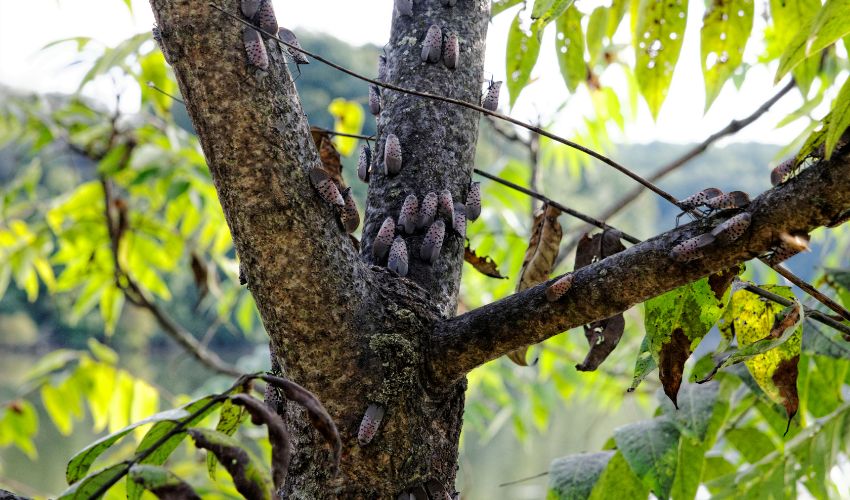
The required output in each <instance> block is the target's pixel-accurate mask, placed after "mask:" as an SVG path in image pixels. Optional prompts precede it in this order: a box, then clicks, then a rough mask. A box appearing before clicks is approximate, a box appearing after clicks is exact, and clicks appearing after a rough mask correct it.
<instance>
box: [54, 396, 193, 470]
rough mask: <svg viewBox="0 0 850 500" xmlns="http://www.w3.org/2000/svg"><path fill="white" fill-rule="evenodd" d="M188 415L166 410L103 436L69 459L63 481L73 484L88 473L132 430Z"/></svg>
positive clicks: (187, 413) (181, 409)
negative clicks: (100, 458)
mask: <svg viewBox="0 0 850 500" xmlns="http://www.w3.org/2000/svg"><path fill="white" fill-rule="evenodd" d="M188 415H189V412H188V411H186V409H184V408H177V409H173V410H167V411H164V412H161V413H157V414H156V415H152V416H150V417H148V418H146V419H144V420H140V421H138V422H135V423H133V424H131V425H129V426H127V427H125V428H123V429H121V430H120V431H118V432H113V433H112V434H109V435H108V436H104V437H102V438H100V439H98V440H97V441H95V442H94V443H91V444H90V445H88V446H86V447H85V448H83V449H82V450H80V451H78V452H77V453H76V454H74V456H73V457H71V460H69V461H68V467H67V469H66V471H65V479H66V480H67V481H68V484H74V483H76V482H77V481H79V480H80V479H82V478H83V477H85V475H86V474H87V473H88V471H89V469H90V468H91V465H92V463H94V461H95V460H96V459H97V458H98V457H99V456H100V455H102V454H103V452H105V451H106V450H108V449H109V448H111V447H112V445H113V444H115V443H116V442H118V440H119V439H121V438H122V437H124V436H126V435H127V434H129V433H130V432H131V431H132V430H133V429H135V428H137V427H139V426H142V425H145V424H150V423H154V422H162V421H163V420H169V421H173V420H177V419H180V418H184V417H186V416H188Z"/></svg>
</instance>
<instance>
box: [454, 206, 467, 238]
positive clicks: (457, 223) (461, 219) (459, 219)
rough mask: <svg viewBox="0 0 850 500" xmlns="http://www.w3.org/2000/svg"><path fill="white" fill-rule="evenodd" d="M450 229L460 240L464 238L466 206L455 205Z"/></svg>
mask: <svg viewBox="0 0 850 500" xmlns="http://www.w3.org/2000/svg"><path fill="white" fill-rule="evenodd" d="M452 229H454V232H455V233H457V234H458V236H460V238H461V239H465V238H466V206H465V205H464V204H463V203H460V202H458V203H455V207H454V218H453V219H452Z"/></svg>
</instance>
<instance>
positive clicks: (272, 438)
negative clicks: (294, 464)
mask: <svg viewBox="0 0 850 500" xmlns="http://www.w3.org/2000/svg"><path fill="white" fill-rule="evenodd" d="M230 399H231V400H232V401H233V403H234V404H237V405H239V406H243V407H245V409H246V410H248V413H250V414H251V421H252V422H254V423H255V424H258V425H259V424H261V423H262V424H266V427H267V428H268V430H269V444H271V446H272V480H273V481H274V485H275V489H279V488H280V487H281V486H283V483H284V481H286V472H287V471H288V470H289V460H290V458H291V457H290V450H289V433H288V432H287V431H286V426H285V425H284V423H283V419H281V418H280V415H278V414H277V413H275V412H273V411H272V410H271V409H270V408H269V406H268V405H267V404H266V403H264V402H262V401H260V400H259V399H256V398H254V397H251V396H249V395H247V394H237V395H235V396H232V397H231V398H230Z"/></svg>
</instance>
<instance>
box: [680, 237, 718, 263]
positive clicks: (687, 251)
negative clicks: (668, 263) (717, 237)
mask: <svg viewBox="0 0 850 500" xmlns="http://www.w3.org/2000/svg"><path fill="white" fill-rule="evenodd" d="M712 243H714V236H713V235H712V234H711V233H706V234H701V235H699V236H695V237H693V238H691V239H688V240H685V241H683V242H682V243H679V244H678V245H676V246H675V247H673V249H672V250H670V258H671V259H673V260H675V261H676V262H690V261H692V260H697V259H701V258H702V257H703V248H705V247H707V246H708V245H710V244H712Z"/></svg>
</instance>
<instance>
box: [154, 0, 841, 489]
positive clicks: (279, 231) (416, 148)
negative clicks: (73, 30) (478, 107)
mask: <svg viewBox="0 0 850 500" xmlns="http://www.w3.org/2000/svg"><path fill="white" fill-rule="evenodd" d="M222 3H223V5H221V6H222V8H224V9H225V10H226V11H228V12H230V13H233V14H234V15H237V16H241V15H240V13H239V12H240V9H239V3H240V2H239V1H238V0H226V1H223V2H222ZM489 3H490V2H489V1H488V0H459V1H458V2H457V4H456V5H455V6H454V7H451V8H449V7H443V6H442V2H441V0H416V2H415V4H414V8H413V15H412V16H396V18H395V19H394V21H393V27H392V35H391V39H390V44H389V45H388V49H387V52H388V61H387V66H386V72H385V75H384V78H385V80H386V81H387V82H388V83H392V84H395V85H398V86H401V87H404V88H409V89H415V90H418V91H424V92H428V93H431V94H438V95H445V96H450V97H455V98H458V99H461V100H464V101H468V102H472V103H477V102H478V100H479V92H480V88H481V84H482V80H483V68H482V64H483V58H484V41H485V37H486V31H487V23H488V20H489ZM151 5H152V7H153V10H154V13H155V16H156V19H157V22H158V25H159V28H160V31H161V34H162V48H163V51H164V52H165V54H166V57H167V59H168V61H169V62H170V64H171V65H172V66H173V68H174V71H175V74H176V76H177V80H178V83H179V85H180V89H181V91H182V94H183V96H184V98H185V100H186V103H187V109H188V111H189V114H190V116H191V118H192V121H193V124H194V126H195V129H196V130H197V132H198V137H199V139H200V143H201V146H202V147H203V150H204V154H205V156H206V159H207V162H208V164H209V168H210V172H211V174H212V178H213V181H214V183H215V186H216V189H217V191H218V195H219V199H220V201H221V204H222V207H223V209H224V213H225V216H226V218H227V222H228V225H229V227H230V230H231V232H232V234H233V240H234V245H235V248H236V251H237V252H238V255H239V258H240V261H241V265H242V267H243V270H244V272H245V276H246V278H247V280H248V286H249V288H250V290H251V292H252V294H253V296H254V298H255V300H256V303H257V306H258V309H259V311H260V314H261V316H262V319H263V323H264V325H265V328H266V330H267V332H268V334H269V337H270V339H271V346H272V365H273V368H274V369H275V370H276V371H278V372H279V373H282V374H284V375H285V376H287V377H289V378H290V379H292V380H293V381H295V382H297V383H299V384H301V385H303V386H304V387H306V388H308V389H309V390H311V391H313V392H314V393H315V394H316V395H317V396H318V397H319V399H320V400H321V401H322V402H323V404H324V405H325V407H326V408H327V409H328V411H329V413H330V415H331V416H332V417H333V418H334V420H335V422H336V423H337V426H338V427H339V430H340V434H341V437H342V441H343V452H342V462H341V465H340V468H339V470H338V471H336V470H334V468H333V464H332V457H331V453H330V452H329V450H328V449H326V447H325V446H324V444H323V442H322V440H321V438H320V437H319V435H318V434H317V433H316V432H315V431H314V430H313V428H312V426H311V425H310V424H309V422H308V421H307V419H306V416H305V414H304V412H303V411H302V410H301V409H300V407H297V406H295V405H291V404H282V405H280V404H278V411H279V413H281V415H282V416H283V417H284V418H285V420H286V421H287V424H288V426H289V429H290V431H291V432H292V434H293V444H294V448H295V449H294V456H293V460H292V463H291V467H290V471H289V476H288V479H287V483H286V485H285V486H284V493H285V494H286V495H288V496H289V497H290V498H311V499H312V498H396V497H397V496H398V495H399V493H401V492H405V491H407V492H410V491H413V492H414V493H418V495H417V498H426V496H425V493H424V490H422V488H423V486H424V485H427V486H430V489H432V490H433V489H435V488H436V489H438V490H439V489H442V490H445V492H448V493H451V492H453V491H454V481H455V472H456V468H457V451H458V450H457V446H458V438H459V435H460V429H461V422H462V414H463V403H464V400H463V398H464V389H465V386H466V379H465V374H466V373H468V371H469V370H472V369H473V368H475V367H476V366H479V365H481V364H483V363H485V362H487V361H488V360H490V359H494V358H496V357H498V356H500V355H502V354H504V353H506V352H509V351H510V350H512V349H515V348H517V347H519V346H521V345H526V344H530V343H534V342H539V341H542V340H545V339H546V338H548V337H550V336H552V335H555V334H557V333H560V332H561V331H564V330H565V329H567V328H571V327H574V326H578V325H581V324H584V323H588V322H591V321H594V320H598V319H603V318H606V317H609V316H611V315H613V314H616V313H618V312H622V311H623V310H625V309H627V308H629V307H631V306H632V305H633V304H635V303H638V302H641V301H644V300H647V299H649V298H651V297H653V296H656V295H659V294H661V293H664V292H665V291H667V290H670V289H672V288H674V287H677V286H681V285H684V284H687V283H688V282H690V281H693V280H695V279H698V278H700V277H702V276H705V275H708V274H710V273H713V272H716V271H718V270H721V269H724V268H727V267H729V266H731V265H734V264H736V263H739V262H744V261H746V260H749V259H751V258H753V257H755V256H757V255H760V254H762V253H764V252H765V251H767V250H769V249H770V247H771V246H772V245H773V244H775V243H776V242H777V238H778V236H779V233H780V232H782V231H787V232H793V231H799V230H805V231H808V230H811V229H813V228H814V227H818V226H820V225H824V224H829V223H830V222H833V221H838V220H839V219H841V217H843V216H844V215H846V213H847V210H848V209H850V151H848V149H850V148H847V147H846V145H845V146H842V147H841V148H839V150H837V151H836V153H835V154H834V155H833V159H832V160H831V161H817V162H815V164H814V165H813V166H811V167H809V168H808V169H807V170H806V171H804V172H803V173H802V174H801V175H800V176H799V177H798V178H796V179H795V180H794V181H791V182H788V183H786V184H785V185H782V186H778V187H777V188H774V189H773V190H771V191H769V192H768V193H765V194H763V195H762V196H760V197H758V198H757V199H755V200H754V201H753V204H752V206H751V207H750V208H748V210H749V211H750V213H751V216H752V224H751V228H750V230H749V232H748V233H747V235H746V236H744V237H742V238H740V239H739V240H737V241H735V242H731V243H729V244H727V245H722V246H716V247H713V248H711V249H708V250H706V253H705V256H704V258H703V259H702V260H699V261H695V262H690V263H678V262H674V261H673V260H671V259H670V257H669V252H670V249H671V248H672V247H673V246H674V245H676V244H677V243H680V242H681V241H682V240H683V239H685V238H688V237H691V236H694V235H695V234H699V233H700V232H705V231H707V230H710V227H711V226H710V225H711V224H716V223H717V222H718V221H719V218H717V217H715V218H714V219H706V220H701V221H697V222H694V223H692V224H689V225H686V226H681V227H679V228H677V229H675V230H673V231H670V232H668V233H665V234H663V235H659V236H658V237H656V238H654V239H651V240H649V241H647V242H644V243H642V244H640V245H636V246H634V247H632V248H631V249H629V250H628V251H626V252H623V253H621V254H617V255H616V256H612V257H609V258H608V259H605V260H603V261H600V262H596V263H594V264H592V265H590V266H587V267H585V268H583V269H582V270H581V271H580V272H578V273H576V277H575V280H574V285H573V288H572V289H571V290H570V291H569V293H567V294H566V296H565V297H564V299H563V300H558V301H556V302H548V301H546V300H545V299H544V290H545V288H546V286H548V285H549V283H547V284H543V285H540V286H537V287H533V288H531V289H529V290H526V291H524V292H520V293H517V294H515V295H513V296H511V297H508V298H507V299H504V300H502V301H499V302H497V303H494V304H490V305H488V306H485V307H483V308H481V309H480V310H476V311H471V312H469V313H466V314H464V315H462V316H459V317H456V318H455V317H454V316H455V313H456V307H457V295H458V287H459V283H460V275H461V269H462V265H463V260H462V259H463V257H462V255H463V244H462V243H463V242H462V239H461V238H458V237H454V236H451V235H450V234H447V238H446V241H445V243H444V246H443V249H442V252H441V253H440V256H439V258H438V260H437V262H436V263H435V264H433V265H430V264H428V263H426V262H424V261H422V260H420V259H419V258H418V256H419V249H420V247H421V244H422V239H423V235H424V230H423V229H420V230H418V232H416V233H415V234H413V235H410V236H407V235H405V237H404V239H405V241H406V243H407V246H408V254H409V256H410V272H409V274H408V276H407V277H405V278H401V277H399V276H398V275H396V274H395V273H392V272H390V271H388V270H387V269H385V268H384V267H382V266H383V265H384V264H385V262H384V261H383V260H382V261H381V262H373V259H372V251H371V250H372V245H373V242H374V239H375V236H376V234H377V232H378V229H379V227H380V226H381V224H382V222H383V221H384V219H385V218H386V217H388V216H392V217H394V218H397V217H398V212H399V209H400V208H401V204H402V202H403V201H404V199H405V197H406V196H407V195H408V194H411V193H412V194H415V195H416V196H417V197H418V198H419V200H420V201H421V200H422V198H423V197H424V196H425V194H427V193H428V192H430V191H434V192H436V193H439V192H440V191H442V190H444V189H448V190H449V191H450V192H451V194H452V197H453V198H454V200H455V201H460V202H463V201H464V200H465V199H466V195H467V190H468V188H469V183H470V176H471V172H472V167H473V165H472V162H473V157H474V151H475V143H476V136H477V132H478V119H479V117H478V113H477V112H476V111H472V110H469V109H467V108H461V107H457V106H453V105H449V104H447V103H444V102H438V101H435V100H431V99H426V98H422V97H414V96H411V95H409V94H406V93H398V92H392V91H385V92H384V95H383V104H384V109H383V112H382V113H381V115H380V118H379V122H378V125H379V127H378V129H379V138H378V147H377V148H376V151H375V158H376V161H375V164H374V168H373V172H372V176H371V179H370V186H369V196H368V203H367V207H366V213H365V217H364V220H365V225H364V229H363V242H362V251H361V253H360V254H358V253H357V252H356V251H355V249H354V248H353V246H352V244H351V242H350V240H349V237H348V235H347V234H346V233H345V231H344V229H343V228H342V226H341V225H340V223H339V222H338V219H337V214H336V213H335V212H334V209H333V208H332V207H331V206H330V205H328V204H326V203H324V202H323V201H322V200H321V198H320V197H319V196H318V195H317V193H316V191H315V190H314V189H313V187H312V186H311V185H310V181H309V177H308V172H309V170H310V169H311V168H313V167H315V166H317V165H318V164H319V158H318V154H317V152H316V149H315V146H314V144H313V142H312V140H311V138H310V134H309V130H308V124H307V120H306V117H305V116H304V113H303V112H302V110H301V105H300V102H299V100H298V96H297V94H296V91H295V87H294V85H293V83H292V78H291V76H290V74H289V72H288V71H287V69H286V66H285V65H284V57H283V53H282V52H281V48H280V46H279V45H278V43H276V42H275V41H273V40H267V41H266V48H267V50H268V53H269V57H270V60H271V64H270V66H269V68H268V71H261V70H258V69H257V68H255V67H253V66H250V65H248V64H247V61H246V55H245V50H244V47H243V42H242V31H243V26H242V25H241V24H240V23H238V22H236V21H235V20H233V19H231V18H229V17H227V16H226V15H224V14H223V13H221V12H219V11H217V10H215V9H214V8H212V7H210V6H209V5H208V4H207V3H206V2H204V1H197V0H151ZM285 14H286V13H285V12H282V13H278V17H279V18H280V19H285ZM432 24H438V25H440V26H441V27H442V29H443V32H444V33H452V32H453V33H456V34H457V35H458V36H459V39H460V64H459V67H458V69H456V70H454V71H452V70H449V69H447V68H446V67H445V66H444V65H443V64H442V63H437V64H426V63H423V62H422V61H421V60H420V50H421V44H422V39H423V38H424V35H425V33H426V31H427V30H428V28H429V27H430V26H431V25H432ZM307 49H309V47H307ZM309 70H310V69H309V67H307V68H304V69H303V71H309ZM363 94H364V95H365V94H366V86H365V84H364V88H363ZM389 133H393V134H395V135H397V136H398V137H399V139H400V141H401V147H402V154H403V163H402V169H401V172H400V173H399V174H397V175H395V176H389V177H388V176H385V175H384V174H383V159H382V156H383V144H384V141H385V139H386V137H387V135H388V134H389ZM845 144H846V143H845ZM825 185H826V186H829V188H828V189H825V188H824V186H825ZM485 201H486V200H485ZM726 216H728V213H727V214H726ZM447 227H449V228H450V227H451V224H450V223H448V224H447ZM449 231H450V230H449ZM449 231H447V233H449ZM268 399H269V402H270V403H271V404H277V403H276V398H275V395H274V394H269V398H268ZM371 404H376V405H380V406H382V407H383V408H385V410H386V414H385V415H384V417H383V422H382V424H381V426H380V428H379V431H378V434H377V435H376V437H375V438H374V439H373V440H372V441H371V442H370V443H368V444H365V445H360V444H358V440H357V432H358V427H359V425H360V421H361V418H362V417H363V414H364V412H365V411H366V409H367V407H368V406H369V405H371Z"/></svg>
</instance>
